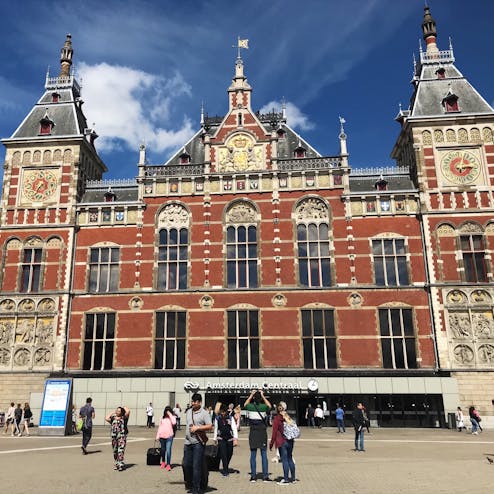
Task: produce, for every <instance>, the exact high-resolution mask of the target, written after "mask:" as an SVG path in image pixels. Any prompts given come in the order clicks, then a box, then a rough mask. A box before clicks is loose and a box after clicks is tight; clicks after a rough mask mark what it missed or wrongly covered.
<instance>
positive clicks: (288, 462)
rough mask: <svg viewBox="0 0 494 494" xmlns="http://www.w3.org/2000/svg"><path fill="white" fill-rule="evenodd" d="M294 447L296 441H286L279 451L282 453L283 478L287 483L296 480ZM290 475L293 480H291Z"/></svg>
mask: <svg viewBox="0 0 494 494" xmlns="http://www.w3.org/2000/svg"><path fill="white" fill-rule="evenodd" d="M293 445H294V440H293V439H290V440H287V441H285V442H284V443H283V444H282V445H281V446H280V447H279V448H278V449H279V452H280V458H281V463H282V464H283V478H284V479H285V481H286V482H293V481H294V480H295V463H294V462H293V456H292V455H293ZM290 474H291V476H292V478H291V479H290Z"/></svg>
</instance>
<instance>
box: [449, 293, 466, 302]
mask: <svg viewBox="0 0 494 494" xmlns="http://www.w3.org/2000/svg"><path fill="white" fill-rule="evenodd" d="M447 299H448V302H451V303H452V304H463V303H464V302H466V300H467V297H466V296H465V294H464V293H463V292H461V291H460V290H453V291H451V292H449V293H448V297H447Z"/></svg>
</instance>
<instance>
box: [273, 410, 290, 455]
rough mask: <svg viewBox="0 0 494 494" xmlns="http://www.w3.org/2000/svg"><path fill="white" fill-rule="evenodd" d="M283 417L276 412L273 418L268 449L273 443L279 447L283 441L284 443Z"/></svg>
mask: <svg viewBox="0 0 494 494" xmlns="http://www.w3.org/2000/svg"><path fill="white" fill-rule="evenodd" d="M283 422H284V420H283V417H282V416H281V415H280V414H277V415H276V416H275V417H274V420H273V432H272V434H271V442H270V443H269V449H271V448H272V447H273V444H274V445H276V447H277V448H279V447H280V446H281V445H282V444H283V443H286V438H285V436H284V435H283Z"/></svg>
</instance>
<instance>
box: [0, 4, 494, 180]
mask: <svg viewBox="0 0 494 494" xmlns="http://www.w3.org/2000/svg"><path fill="white" fill-rule="evenodd" d="M16 5H17V8H14V7H13V4H12V2H10V1H9V2H7V1H6V0H0V6H1V10H2V13H3V15H2V16H1V19H0V27H1V29H2V32H3V33H4V36H3V40H2V41H3V43H2V44H3V46H2V50H1V51H0V64H1V67H2V69H1V71H0V95H1V97H0V136H1V137H9V136H10V135H11V134H12V133H13V132H14V130H15V129H16V128H17V126H18V125H19V123H20V122H21V121H22V119H23V118H24V116H25V115H26V114H27V113H28V111H29V110H30V108H31V107H32V106H33V104H34V103H35V102H36V101H37V99H38V98H39V97H40V96H41V94H42V92H43V85H44V79H45V74H46V70H47V66H51V67H52V69H51V73H52V75H58V71H59V54H60V48H61V47H62V45H63V42H64V40H65V35H66V33H71V34H72V41H73V47H74V69H75V71H76V75H77V77H78V78H79V81H80V79H82V86H83V89H82V97H83V99H84V101H85V105H84V110H85V113H86V116H87V118H88V122H89V123H90V125H92V124H93V123H94V126H95V129H96V131H97V132H98V134H99V135H100V138H99V139H98V140H97V141H96V146H97V148H98V151H99V152H100V155H101V156H102V158H103V160H104V161H105V163H106V164H107V166H108V168H109V172H108V173H107V174H106V175H105V178H130V177H133V176H135V175H136V173H137V166H136V163H137V160H138V146H139V143H140V142H145V143H146V145H147V150H148V160H149V162H150V163H151V164H160V163H164V162H165V161H166V160H167V158H168V157H169V156H170V154H172V153H173V152H174V151H176V150H177V149H179V148H180V147H182V145H183V144H184V143H185V142H186V141H187V140H188V138H189V137H190V136H191V135H192V134H193V133H194V132H195V131H197V130H198V128H199V118H200V108H201V103H202V102H204V105H205V110H206V112H207V113H209V115H211V116H212V115H217V114H218V115H223V114H224V113H225V112H226V110H227V103H228V100H227V93H226V90H227V88H228V86H229V84H230V82H231V78H232V76H233V72H234V61H235V57H236V50H234V49H233V48H232V45H233V44H235V43H236V40H237V36H240V37H242V38H248V39H249V50H243V52H242V56H243V59H244V64H245V73H246V75H247V77H248V80H249V83H250V84H251V86H252V87H253V98H252V106H253V109H254V110H257V109H261V108H264V109H267V108H271V107H272V106H274V105H279V104H280V101H281V100H282V98H283V97H284V98H285V100H286V101H287V104H288V110H289V112H288V118H289V122H288V123H289V125H291V126H292V127H294V128H295V130H297V132H299V133H300V134H302V135H303V136H304V137H305V138H306V139H307V140H308V141H309V142H310V143H311V144H312V145H313V146H314V147H315V148H316V149H317V150H318V151H319V152H320V153H321V154H322V155H326V156H328V155H329V156H331V155H334V154H337V153H338V150H339V147H338V133H339V122H338V116H339V115H342V116H343V117H344V118H345V119H346V121H347V123H346V125H345V130H346V133H347V135H348V150H349V153H350V164H351V165H352V166H353V167H370V166H386V165H392V164H393V162H392V160H391V158H390V157H389V154H390V152H391V149H392V147H393V144H394V141H395V139H396V137H397V135H398V131H399V126H398V124H397V123H396V122H395V121H394V117H395V116H396V114H397V112H398V104H399V103H400V102H401V103H402V104H403V108H406V107H407V106H408V102H409V99H410V96H411V86H410V84H409V82H410V79H411V76H412V54H413V53H416V54H417V53H418V40H419V38H421V27H420V26H421V22H422V17H423V7H424V1H423V0H346V1H344V2H342V1H341V0H305V1H304V2H301V1H296V0H283V1H280V0H271V1H268V0H248V1H244V2H240V1H232V0H205V1H200V0H195V1H194V0H162V1H154V2H153V1H124V0H123V1H116V0H105V1H104V2H101V1H96V0H87V1H84V2H79V1H78V2H72V1H71V0H67V1H64V2H62V1H49V0H36V1H31V0H21V1H20V2H19V3H17V4H16ZM21 5H22V8H20V6H21ZM429 5H430V7H431V11H432V14H433V16H434V18H435V20H436V22H437V29H438V46H439V48H440V49H447V48H448V37H449V36H451V37H452V40H453V47H454V52H455V57H456V64H457V66H458V68H459V69H460V71H461V72H462V73H463V74H464V75H465V76H466V77H467V78H468V79H469V80H470V82H471V83H472V84H473V85H474V86H475V87H476V88H477V90H478V91H479V92H480V93H481V94H482V96H484V98H485V99H486V100H487V101H488V102H489V103H491V104H492V103H493V102H494V85H493V81H494V65H493V63H492V43H493V38H492V34H491V33H492V19H494V2H493V1H491V0H469V1H468V2H466V1H465V0H429ZM7 13H8V15H7ZM80 82H81V81H80ZM2 153H3V151H2ZM2 157H3V154H2Z"/></svg>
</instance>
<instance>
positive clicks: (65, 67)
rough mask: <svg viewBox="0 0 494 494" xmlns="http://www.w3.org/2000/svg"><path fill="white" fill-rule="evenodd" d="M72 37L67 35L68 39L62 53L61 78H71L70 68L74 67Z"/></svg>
mask: <svg viewBox="0 0 494 494" xmlns="http://www.w3.org/2000/svg"><path fill="white" fill-rule="evenodd" d="M73 54H74V50H73V49H72V35H71V34H67V39H66V40H65V43H64V45H63V47H62V49H61V51H60V77H69V76H70V67H71V66H72V55H73Z"/></svg>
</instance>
